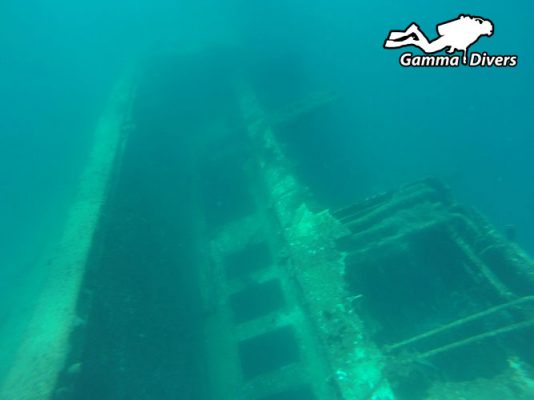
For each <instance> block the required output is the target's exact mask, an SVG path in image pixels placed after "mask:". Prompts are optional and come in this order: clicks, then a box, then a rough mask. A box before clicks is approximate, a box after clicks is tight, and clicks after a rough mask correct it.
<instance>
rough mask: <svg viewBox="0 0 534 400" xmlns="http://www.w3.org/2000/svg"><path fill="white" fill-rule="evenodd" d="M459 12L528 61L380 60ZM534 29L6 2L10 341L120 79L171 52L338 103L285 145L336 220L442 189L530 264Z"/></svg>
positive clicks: (474, 5)
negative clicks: (210, 58) (407, 33)
mask: <svg viewBox="0 0 534 400" xmlns="http://www.w3.org/2000/svg"><path fill="white" fill-rule="evenodd" d="M459 13H471V14H475V15H481V16H484V17H488V18H491V19H492V20H493V21H494V23H495V35H494V37H492V38H491V39H488V38H483V39H481V40H480V42H479V43H478V44H477V45H476V50H479V51H488V52H489V53H517V54H518V55H519V66H518V67H517V68H515V69H478V68H477V69H467V68H462V69H459V70H456V69H451V70H447V69H432V70H430V69H429V70H421V69H403V68H401V67H400V66H399V65H398V62H397V60H398V56H399V54H400V51H385V50H383V49H382V47H381V45H382V42H383V40H384V37H385V35H386V34H387V32H388V31H389V30H390V29H396V28H404V27H405V26H406V25H408V24H409V23H410V22H412V21H417V22H418V23H419V24H420V26H421V27H422V28H423V30H424V31H425V32H428V34H429V35H431V33H433V32H434V27H435V25H436V24H437V23H439V22H442V21H444V20H447V19H450V18H454V17H455V16H457V15H458V14H459ZM532 17H534V5H532V3H531V2H528V1H526V0H522V1H518V2H515V3H513V7H512V5H511V4H510V3H504V2H497V1H495V0H492V1H486V2H480V1H466V2H463V3H462V4H456V3H451V2H449V1H437V2H434V3H432V4H429V3H428V2H423V1H419V0H418V1H411V2H403V3H401V4H399V3H398V2H394V1H392V0H391V1H384V0H381V1H376V2H354V1H347V0H340V1H336V2H328V1H326V0H322V1H303V0H298V1H297V0H286V1H282V0H273V1H245V0H220V1H213V0H210V1H199V2H193V1H167V0H153V1H150V2H148V1H140V0H133V1H128V2H126V1H122V0H121V1H103V0H95V1H77V2H68V1H37V0H30V1H28V2H23V3H22V2H15V1H4V2H2V4H1V5H0V93H1V97H0V102H1V104H0V110H1V111H0V112H1V115H2V118H0V223H1V228H0V330H1V329H2V327H3V321H6V320H7V318H8V316H9V315H13V313H15V314H18V313H21V310H20V304H21V295H20V291H21V288H24V287H27V286H28V285H29V284H30V282H31V281H32V277H37V276H40V274H39V273H38V271H35V265H36V263H37V262H38V260H39V259H40V257H41V255H42V254H43V252H44V251H45V249H46V246H47V245H48V244H49V241H53V240H54V238H55V237H56V235H57V233H58V231H59V230H60V229H61V224H62V222H63V219H64V217H65V213H66V210H67V207H68V204H69V202H70V201H71V199H72V196H73V195H74V193H75V188H76V179H77V177H78V174H79V173H80V171H81V168H82V166H83V164H84V161H85V157H86V155H87V151H88V149H89V144H90V139H91V132H92V129H93V128H94V125H95V121H96V118H97V117H98V115H99V112H100V111H101V109H102V107H103V104H104V101H105V98H106V95H107V94H108V92H109V90H110V88H111V86H112V84H113V82H114V80H115V79H116V78H117V77H118V76H119V75H120V72H121V71H122V70H123V69H124V68H125V67H127V66H128V65H131V64H132V63H135V62H136V61H137V60H140V59H143V57H146V56H147V55H151V54H157V53H162V52H166V51H174V50H175V51H182V50H189V49H195V48H202V47H204V46H210V47H212V46H215V47H217V48H219V49H220V48H223V49H232V50H228V51H226V50H223V51H222V53H224V54H225V56H224V57H225V59H226V61H228V57H230V58H233V62H234V63H235V64H236V65H245V66H248V67H250V68H251V69H253V70H256V71H260V70H261V71H263V72H264V73H263V75H262V76H263V77H264V78H265V77H267V79H265V80H264V81H263V82H259V86H261V85H262V84H263V86H264V87H265V88H268V89H269V88H270V89H271V90H273V92H276V93H277V96H278V97H277V99H276V101H275V103H276V105H281V103H283V102H282V101H280V99H281V98H282V99H283V98H284V90H285V89H287V88H291V90H288V102H289V101H291V100H294V99H293V98H290V97H291V93H289V92H292V93H294V89H295V88H296V87H297V86H298V85H300V92H301V93H307V92H313V91H314V90H318V89H329V90H334V91H336V92H337V93H339V94H340V95H341V99H342V100H341V101H340V105H339V107H338V108H337V109H336V111H335V112H336V113H337V115H338V117H339V118H337V119H336V121H337V123H336V124H335V125H332V126H317V127H315V129H314V130H312V131H309V132H308V134H309V137H295V138H291V137H287V138H286V139H285V140H286V141H287V142H288V150H289V152H290V154H291V156H292V157H294V159H295V160H296V164H297V165H298V167H297V168H298V170H299V172H300V173H301V174H302V177H303V179H304V181H305V182H306V183H307V184H308V185H310V186H311V187H312V189H313V191H314V192H315V194H316V196H317V198H318V199H319V200H320V201H322V202H323V203H324V204H325V205H341V204H344V203H346V202H350V201H353V200H356V199H358V198H362V197H364V196H367V195H371V194H373V193H376V192H377V191H381V190H385V189H389V188H392V187H396V186H398V185H400V184H402V183H405V182H409V181H412V180H415V179H419V178H422V177H426V176H429V175H435V176H438V177H441V178H442V179H444V180H445V181H446V182H447V183H448V184H450V185H451V187H452V188H453V190H454V193H455V195H456V196H457V198H459V199H460V200H461V201H462V202H464V203H466V204H469V205H473V206H475V207H477V208H478V209H479V210H481V211H482V212H483V213H484V214H486V215H487V216H488V217H489V218H490V219H491V221H493V222H494V223H495V224H496V225H497V226H498V227H500V228H502V227H503V226H505V225H507V224H513V225H516V226H517V231H518V241H519V242H520V244H522V245H523V246H524V247H525V248H527V249H529V250H530V251H531V252H534V185H532V182H534V161H533V159H532V155H533V154H534V139H533V130H532V115H533V113H534V99H533V97H532V87H534V85H533V77H532V74H531V71H532V65H533V58H534V49H533V46H534V44H533V41H532V40H531V38H530V36H529V35H530V26H531V23H530V21H531V19H532ZM229 54H231V56H229ZM265 71H267V72H266V73H265ZM0 373H1V370H0Z"/></svg>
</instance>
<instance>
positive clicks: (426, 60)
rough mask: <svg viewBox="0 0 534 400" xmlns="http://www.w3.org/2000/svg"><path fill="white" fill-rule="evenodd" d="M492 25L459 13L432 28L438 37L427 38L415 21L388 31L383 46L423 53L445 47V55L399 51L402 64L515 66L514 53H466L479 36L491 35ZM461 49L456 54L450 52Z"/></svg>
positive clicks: (424, 65) (486, 21) (440, 49)
mask: <svg viewBox="0 0 534 400" xmlns="http://www.w3.org/2000/svg"><path fill="white" fill-rule="evenodd" d="M493 29H494V25H493V22H491V21H490V20H489V19H485V18H481V17H474V16H471V15H462V14H461V15H459V16H458V18H456V19H452V20H450V21H446V22H443V23H441V24H439V25H438V26H437V27H436V30H437V32H438V35H439V36H438V37H437V38H436V39H434V40H432V41H430V40H428V38H427V37H426V36H425V34H424V33H423V32H422V31H421V29H420V28H419V26H417V24H415V23H412V24H411V25H410V26H408V28H406V30H404V31H390V32H389V35H388V37H387V38H386V41H385V42H384V48H385V49H397V48H400V47H406V46H415V47H418V48H420V49H421V50H423V51H424V52H425V53H426V54H433V53H437V52H439V51H442V50H447V54H450V55H448V56H446V55H424V56H417V55H413V54H412V53H403V54H402V55H401V56H400V59H399V62H400V64H401V65H402V66H403V67H458V66H459V65H460V61H461V63H462V64H463V65H466V66H468V67H515V66H516V65H517V61H518V59H517V58H518V57H517V56H516V55H493V56H492V55H489V54H488V53H486V52H484V53H476V52H473V53H471V54H468V51H467V50H468V49H469V47H471V46H472V45H473V44H475V43H476V42H477V41H478V40H479V39H480V38H481V37H482V36H488V37H490V36H492V35H493ZM457 51H461V52H462V53H463V55H462V57H461V59H460V56H458V55H454V53H455V52H457Z"/></svg>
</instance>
